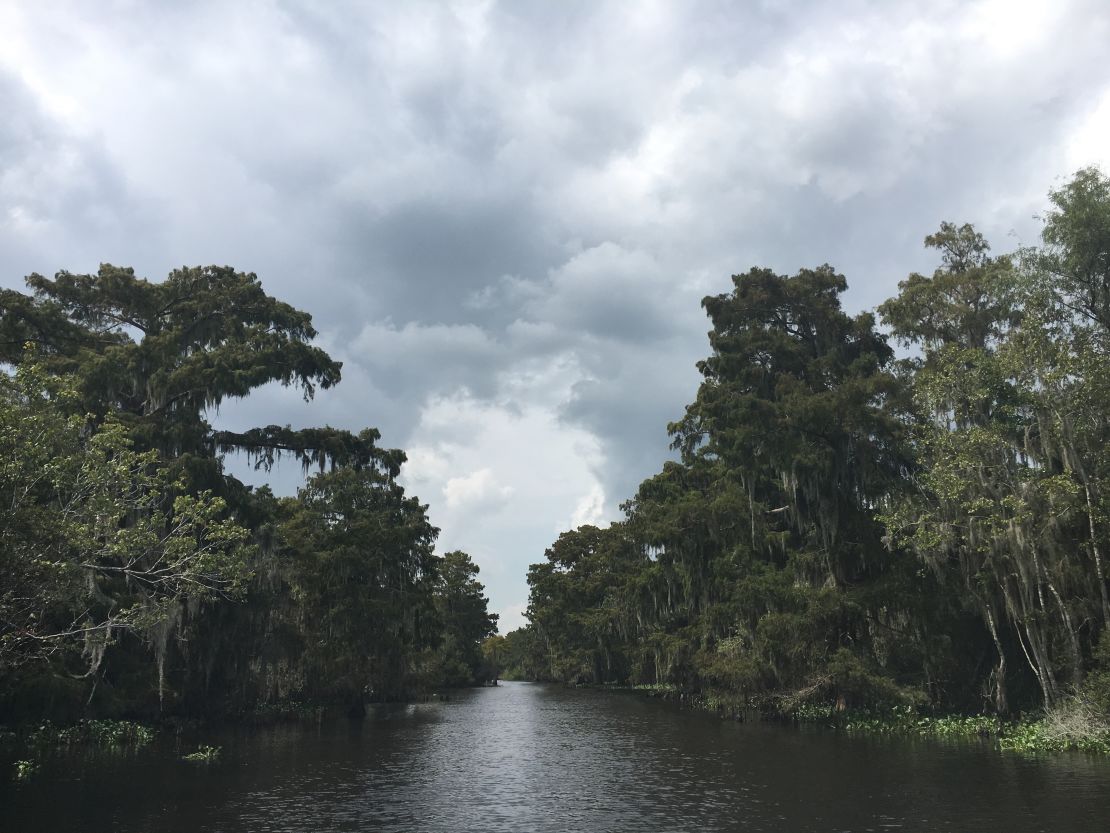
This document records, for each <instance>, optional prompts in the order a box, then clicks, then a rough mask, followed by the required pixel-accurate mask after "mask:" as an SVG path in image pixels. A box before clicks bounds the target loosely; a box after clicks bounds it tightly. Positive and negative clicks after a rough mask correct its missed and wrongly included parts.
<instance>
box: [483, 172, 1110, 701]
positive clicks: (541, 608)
mask: <svg viewBox="0 0 1110 833" xmlns="http://www.w3.org/2000/svg"><path fill="white" fill-rule="evenodd" d="M1050 198H1051V210H1049V211H1048V212H1047V213H1046V215H1045V217H1044V229H1043V245H1041V246H1039V247H1035V248H1030V249H1024V250H1020V251H1017V252H1015V253H1013V254H1010V255H1002V256H993V255H992V254H991V253H990V247H989V246H988V243H987V241H986V240H985V239H984V238H983V237H982V235H980V234H979V233H978V232H977V231H975V229H974V228H972V227H971V226H969V225H964V226H956V225H953V224H949V223H945V224H943V225H942V226H941V228H940V230H939V231H938V232H937V233H935V234H933V235H930V236H929V237H928V238H926V241H925V242H926V244H927V246H929V247H930V248H932V249H934V250H935V251H936V252H937V254H938V257H939V268H937V270H936V271H935V272H934V274H933V275H932V276H924V275H919V274H912V275H910V276H909V277H908V278H907V279H906V280H904V281H903V282H902V283H901V284H900V285H899V290H900V291H899V294H898V296H897V297H895V298H893V299H891V300H889V301H887V302H886V303H884V304H882V305H881V306H880V307H879V308H878V314H879V318H880V320H881V324H882V326H883V327H884V328H885V330H886V331H888V332H889V333H891V334H892V336H893V339H895V340H897V341H898V342H900V343H901V344H903V345H904V346H905V347H906V348H907V349H906V351H905V352H906V353H908V355H909V356H910V358H906V359H902V360H899V359H897V358H896V356H895V352H894V350H893V349H892V347H891V344H890V340H891V339H890V338H889V337H888V336H887V335H885V334H884V331H883V330H880V328H879V326H880V324H879V322H878V321H877V320H876V317H875V316H874V315H872V314H870V313H864V314H860V315H856V316H851V315H848V314H846V313H845V312H844V311H843V310H842V308H841V302H840V296H841V294H842V293H843V292H844V291H845V289H846V288H847V283H846V281H845V279H844V277H843V276H841V275H839V274H837V273H836V272H835V271H834V270H833V269H832V268H831V267H829V266H821V267H819V268H816V269H804V270H802V271H800V272H799V273H797V274H796V275H792V276H783V275H777V274H774V273H772V272H771V271H769V270H767V269H752V270H751V271H750V272H748V273H747V274H743V275H737V276H734V277H733V289H732V291H731V292H728V293H726V294H722V295H717V296H711V297H707V298H705V299H704V301H703V302H702V303H703V306H704V308H705V310H706V312H707V313H708V316H709V318H710V320H711V322H712V330H711V331H710V333H709V343H710V355H709V356H708V358H706V359H705V360H704V361H702V362H700V363H699V365H698V368H699V370H700V371H701V374H702V376H703V381H702V383H701V386H700V388H699V390H698V393H697V397H696V399H695V401H694V402H693V403H691V404H690V405H689V406H687V408H686V413H685V416H684V417H683V418H682V419H680V420H679V421H677V422H675V423H673V424H671V425H670V426H669V430H670V434H671V437H672V438H673V447H674V448H675V449H676V450H677V451H678V452H679V455H680V458H679V460H678V461H676V462H668V463H666V464H665V465H664V466H663V470H662V471H661V472H660V473H659V474H657V475H655V476H653V477H650V478H649V479H647V480H645V481H644V482H643V483H642V484H641V485H640V487H639V489H638V491H637V493H636V494H635V496H633V497H632V499H631V500H629V501H628V502H627V503H626V504H624V511H625V514H626V517H625V519H624V520H623V521H621V522H619V523H614V524H613V525H611V526H610V527H608V528H605V529H599V528H596V527H593V526H584V527H581V528H579V529H576V530H573V531H570V532H566V533H564V534H562V535H561V536H560V537H559V539H558V540H557V541H556V542H555V543H554V544H553V545H552V547H551V548H550V549H549V550H548V551H547V553H546V560H545V561H543V562H542V563H539V564H534V565H533V566H532V567H531V568H530V571H529V576H528V581H529V584H530V587H531V598H530V606H529V609H528V618H529V619H530V624H529V625H528V626H527V628H525V629H522V630H520V631H517V632H514V633H513V634H510V635H509V638H508V639H507V640H506V641H505V642H504V643H503V644H502V646H501V648H502V652H503V653H504V655H505V657H506V659H505V660H504V662H505V665H506V666H507V667H511V668H515V669H516V670H517V671H519V673H521V674H522V675H524V676H526V677H531V678H536V679H551V680H562V681H568V682H593V683H602V682H613V683H623V684H646V685H653V684H656V685H658V684H662V685H667V686H673V687H677V688H678V689H681V690H683V691H686V692H692V693H700V694H702V695H712V696H713V697H715V698H717V699H718V700H721V699H722V698H724V699H726V700H729V701H730V702H734V703H747V704H755V705H760V706H764V707H766V708H770V709H774V710H777V711H786V712H789V711H791V710H793V709H795V708H796V707H797V706H799V705H801V704H803V703H822V704H828V705H834V704H835V707H837V708H841V709H843V708H852V707H863V706H875V705H879V704H889V703H916V704H917V705H919V706H921V707H925V708H928V707H932V708H935V709H938V710H948V711H951V710H962V711H968V712H978V711H988V712H996V713H1000V714H1014V713H1016V712H1020V711H1022V710H1029V709H1034V708H1042V707H1053V706H1056V705H1058V704H1060V703H1062V702H1064V701H1068V700H1070V701H1071V702H1076V699H1075V698H1078V699H1079V700H1081V701H1082V702H1083V703H1085V704H1089V705H1090V706H1091V707H1092V708H1096V709H1101V710H1102V711H1103V713H1104V714H1110V637H1108V636H1106V635H1105V634H1106V629H1107V623H1108V621H1110V601H1108V584H1107V571H1108V570H1110V564H1108V559H1110V444H1108V441H1110V181H1108V180H1107V178H1106V177H1105V176H1103V175H1102V174H1100V173H1099V172H1098V171H1097V170H1095V169H1086V170H1083V171H1080V172H1079V173H1078V174H1077V175H1076V176H1075V177H1074V178H1073V179H1071V181H1069V182H1068V183H1067V184H1066V185H1064V186H1063V187H1061V188H1060V189H1058V190H1056V191H1054V192H1053V193H1052V194H1051V195H1050Z"/></svg>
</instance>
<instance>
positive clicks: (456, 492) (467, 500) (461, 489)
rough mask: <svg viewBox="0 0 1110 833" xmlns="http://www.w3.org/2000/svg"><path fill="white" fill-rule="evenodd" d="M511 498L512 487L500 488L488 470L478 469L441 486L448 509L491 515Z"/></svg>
mask: <svg viewBox="0 0 1110 833" xmlns="http://www.w3.org/2000/svg"><path fill="white" fill-rule="evenodd" d="M512 496H513V487H512V486H501V485H499V484H498V483H497V479H496V478H495V477H494V476H493V472H492V471H490V470H489V469H478V471H475V472H471V473H470V474H468V475H465V476H463V477H452V478H450V479H448V481H447V482H446V483H445V484H444V486H443V497H444V499H445V501H446V503H447V508H448V509H467V510H469V511H471V512H478V511H480V512H484V513H492V512H495V511H496V510H497V509H499V508H500V507H502V506H504V505H505V504H506V503H507V502H508V500H509V498H511V497H512Z"/></svg>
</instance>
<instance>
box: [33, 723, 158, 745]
mask: <svg viewBox="0 0 1110 833" xmlns="http://www.w3.org/2000/svg"><path fill="white" fill-rule="evenodd" d="M154 737H155V731H154V729H152V728H150V727H149V726H144V725H143V724H141V723H134V722H132V721H129V720H82V721H80V722H78V723H75V724H73V725H72V726H61V727H59V726H55V725H53V724H52V723H49V722H46V723H42V724H40V725H39V726H37V727H36V728H35V729H34V730H33V731H32V732H31V733H30V735H29V736H28V740H29V742H30V743H32V744H34V745H36V746H99V747H105V748H113V747H133V748H138V747H142V746H146V745H147V744H149V743H151V742H152V741H153V740H154Z"/></svg>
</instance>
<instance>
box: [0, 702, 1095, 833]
mask: <svg viewBox="0 0 1110 833" xmlns="http://www.w3.org/2000/svg"><path fill="white" fill-rule="evenodd" d="M210 740H211V741H212V742H214V743H218V744H220V745H222V746H223V756H222V758H221V759H220V761H219V762H217V763H215V764H210V765H203V764H201V765H198V764H190V763H186V762H184V761H181V760H180V757H179V754H180V753H179V752H175V751H174V750H173V749H171V748H162V749H148V750H144V751H142V752H139V753H133V754H131V755H129V756H127V755H119V754H110V753H96V754H86V755H84V756H78V757H74V756H72V755H70V756H59V757H57V758H55V759H53V760H49V761H47V762H46V763H45V764H44V765H43V768H42V770H40V772H39V773H38V774H37V775H36V776H35V777H34V778H32V779H31V780H30V781H28V782H25V783H22V784H12V783H4V784H2V785H0V830H3V831H42V832H43V833H48V832H49V831H67V833H69V832H70V831H72V833H80V831H109V830H111V831H127V832H128V833H140V831H141V833H154V832H155V831H158V833H174V831H189V833H202V832H203V831H228V832H229V833H230V831H252V832H253V831H306V833H307V832H308V831H312V832H313V833H331V832H332V831H375V830H384V831H452V833H454V831H559V833H563V832H564V831H679V830H681V831H726V830H728V831H731V830H745V831H786V832H789V833H801V832H802V831H891V830H900V831H926V830H928V831H932V830H938V831H969V833H970V832H971V831H974V833H989V831H999V832H1000V833H1022V831H1061V833H1107V831H1110V761H1107V760H1104V759H1097V758H1090V757H1085V756H1081V755H1065V756H1052V757H1041V758H1037V757H1028V756H1019V755H1014V754H1003V753H999V752H996V751H994V750H992V749H990V748H989V747H987V746H979V745H976V744H972V745H965V746H947V745H943V744H938V743H930V742H920V741H914V742H910V741H905V740H890V739H868V738H856V737H845V736H843V735H839V734H836V733H834V732H828V731H796V730H793V729H789V728H784V727H778V726H770V725H752V724H748V725H745V724H739V723H732V722H727V721H721V720H718V719H716V718H713V717H709V716H706V715H701V714H696V713H691V712H685V711H679V710H677V709H674V708H671V707H668V706H665V705H664V704H661V703H659V702H657V701H649V700H644V699H641V698H639V697H636V696H634V695H628V694H616V693H605V692H594V691H583V690H567V689H562V688H558V687H552V686H540V685H528V684H524V683H505V684H502V685H501V686H500V687H498V688H487V689H475V690H473V691H468V692H462V693H461V694H459V695H458V696H457V697H456V698H455V699H454V700H453V701H451V702H447V703H431V704H426V705H418V706H409V707H405V708H401V709H395V710H392V711H389V712H383V713H379V714H377V715H376V716H374V717H372V718H370V719H368V720H366V721H364V722H361V723H351V722H347V721H338V722H334V723H328V724H325V725H322V726H316V725H309V726H306V725H294V726H288V725H287V726H281V727H277V728H273V729H266V730H260V731H255V732H237V733H227V734H224V735H219V736H213V737H212V738H211V739H210Z"/></svg>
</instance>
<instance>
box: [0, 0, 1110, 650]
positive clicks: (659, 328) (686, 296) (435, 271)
mask: <svg viewBox="0 0 1110 833" xmlns="http://www.w3.org/2000/svg"><path fill="white" fill-rule="evenodd" d="M1108 43H1110V4H1107V3H1106V2H1105V0H1091V2H1083V1H1082V0H1075V2H1065V0H1054V1H1053V2H1021V0H989V1H988V2H976V3H972V2H950V3H944V2H927V3H923V2H920V0H912V2H905V3H901V2H892V1H891V0H882V1H881V2H878V1H877V2H839V3H833V2H790V0H766V1H765V2H761V3H760V2H729V3H726V2H720V3H718V2H691V0H675V2H672V3H662V2H631V1H629V2H613V3H604V2H598V0H590V1H589V2H567V0H550V2H544V3H540V2H523V0H505V2H500V3H497V2H441V3H422V2H396V0H393V1H392V2H382V3H366V2H361V3H341V2H335V1H334V0H328V2H305V3H293V2H246V1H245V0H244V1H243V2H226V0H222V1H221V2H212V3H188V4H185V3H181V4H177V3H139V2H119V3H114V2H96V3H88V2H73V3H65V2H27V1H25V0H0V283H2V284H3V285H4V286H8V287H21V286H22V279H23V276H24V275H26V274H28V273H30V272H33V271H37V272H41V273H44V274H53V273H54V272H56V271H58V270H60V269H68V270H70V271H75V272H87V271H94V270H95V269H96V268H97V265H98V264H99V263H101V262H109V263H113V264H116V265H125V266H134V267H135V269H136V270H137V271H138V272H139V273H140V274H142V275H144V276H146V277H149V278H151V279H155V280H158V279H161V278H163V277H164V276H165V275H166V273H167V272H169V271H170V270H171V269H173V268H175V267H178V266H182V265H198V264H221V265H222V264H229V265H232V266H235V267H236V268H238V269H241V270H244V271H253V272H257V273H258V275H259V276H260V277H261V279H262V281H263V285H264V286H265V288H266V290H267V291H268V292H269V293H270V294H272V295H275V296H277V297H279V298H281V299H283V300H287V301H289V302H291V303H293V304H295V305H296V306H298V307H300V308H302V309H304V310H307V311H308V312H310V313H311V314H312V315H313V317H314V322H315V324H316V326H317V328H318V329H319V330H320V332H321V337H320V341H321V343H322V346H324V347H325V348H326V349H327V350H329V351H330V352H331V353H332V355H333V356H335V357H336V358H338V359H341V360H342V361H343V363H344V364H343V382H342V384H341V385H339V387H337V388H335V389H334V390H331V391H324V392H321V393H319V394H318V395H317V397H316V399H315V401H313V402H312V403H310V404H309V405H305V404H304V403H302V402H301V401H300V400H299V398H298V396H297V395H296V394H295V393H293V392H290V391H285V390H282V389H280V388H277V389H266V390H263V391H260V392H258V393H256V394H255V395H252V396H251V397H250V398H249V399H248V400H245V401H241V402H237V403H232V404H230V405H227V404H225V406H224V408H223V410H222V411H221V412H220V413H219V414H216V415H213V416H212V419H213V422H214V423H216V424H217V425H220V426H223V427H228V428H235V429H240V428H245V427H248V426H250V425H255V424H269V423H283V424H284V423H291V424H293V425H294V426H304V425H322V424H325V423H327V424H331V425H335V426H341V427H346V428H352V429H357V428H361V427H364V426H367V425H372V426H376V427H378V428H380V429H381V431H382V435H383V444H385V445H388V446H391V447H401V448H404V449H406V450H407V452H408V454H409V463H408V465H407V468H406V473H405V482H406V485H407V487H408V488H409V489H410V490H411V491H413V492H415V493H416V494H418V495H419V496H420V497H421V499H422V500H423V501H424V502H426V503H428V504H430V515H431V518H432V521H433V523H435V524H436V525H437V526H439V527H441V528H442V533H441V536H440V549H441V551H446V550H448V549H456V548H459V549H465V550H467V551H468V552H470V553H471V554H472V555H473V556H474V557H475V559H476V561H477V562H478V563H479V564H480V565H481V568H482V579H483V580H484V581H485V583H486V585H487V588H488V590H489V594H490V597H491V600H492V607H493V608H494V609H495V610H497V611H498V612H500V613H501V615H502V632H505V630H506V629H510V628H512V627H515V626H517V625H519V624H521V622H522V618H521V613H522V612H523V609H524V606H525V603H526V600H527V586H526V583H525V573H526V569H527V565H528V564H529V563H531V562H534V561H538V560H540V559H542V557H543V552H544V549H545V548H546V547H547V546H548V545H549V544H550V543H551V541H552V540H553V539H554V538H555V536H556V535H557V534H558V533H559V532H560V531H562V530H564V529H567V528H570V527H572V526H575V525H578V524H581V523H586V522H595V523H598V522H604V521H607V520H612V519H614V518H616V517H619V514H620V512H619V509H618V505H619V504H620V503H621V502H622V501H623V500H625V499H627V498H628V497H629V496H631V494H632V493H633V491H634V490H635V488H636V485H637V484H638V483H639V481H640V480H642V479H643V478H644V477H646V476H648V475H650V474H652V473H654V472H655V471H657V470H658V468H659V467H660V466H661V464H662V462H663V460H664V459H665V458H666V455H667V454H668V451H667V434H666V424H667V422H668V421H671V420H674V419H676V418H678V417H679V416H680V415H681V414H682V411H683V407H684V405H685V404H686V403H687V402H688V401H690V400H691V398H692V396H693V394H694V391H695V390H696V388H697V384H698V376H697V372H696V370H695V368H694V363H695V362H696V361H697V360H698V359H699V358H701V357H702V356H704V355H705V353H706V349H707V348H706V339H705V334H706V331H707V329H708V323H707V321H706V319H705V316H704V314H703V312H702V310H701V308H700V305H699V302H700V300H701V298H702V297H703V296H704V295H706V294H708V293H714V294H715V293H719V292H724V291H727V290H728V289H729V287H730V281H729V276H730V275H731V274H733V273H736V272H743V271H746V270H747V269H748V268H749V267H751V266H755V265H761V266H770V267H772V268H774V269H776V270H779V271H782V272H793V271H794V270H797V269H798V268H800V267H803V266H814V265H818V264H821V263H825V262H828V263H832V264H833V265H834V266H836V267H837V268H838V269H839V270H840V271H842V272H844V274H845V275H846V276H847V277H848V281H849V283H850V285H851V289H850V290H849V293H848V296H847V298H846V305H847V306H848V307H849V308H850V309H851V310H852V311H856V310H860V309H864V308H870V307H873V306H875V305H876V304H878V303H879V302H881V301H882V300H883V299H885V298H886V297H888V296H889V295H891V294H892V293H893V292H895V290H896V286H897V283H898V281H899V280H901V279H902V278H904V277H905V276H906V275H907V274H908V273H909V272H910V271H913V270H931V269H932V268H933V265H934V264H933V259H932V257H931V256H930V255H929V253H927V252H926V251H925V250H924V249H923V247H922V245H921V241H922V239H923V238H924V236H925V235H926V234H928V233H929V232H931V231H933V230H935V229H936V228H937V226H938V225H939V223H940V222H941V221H942V220H945V219H950V220H954V221H959V222H964V221H970V222H973V223H975V224H976V225H977V226H978V227H979V228H980V230H982V231H983V232H984V233H986V234H987V235H988V237H989V239H991V240H992V241H993V243H994V248H995V249H996V250H1006V249H1009V248H1013V247H1015V246H1016V245H1018V244H1028V243H1033V242H1035V241H1036V237H1037V231H1038V228H1039V223H1038V221H1037V220H1036V219H1035V215H1036V214H1037V213H1038V211H1040V210H1042V209H1043V208H1044V206H1045V202H1046V201H1045V194H1046V193H1047V191H1048V190H1049V189H1050V188H1052V187H1054V186H1055V185H1058V184H1060V182H1061V181H1062V180H1063V178H1065V177H1066V176H1067V175H1069V174H1070V173H1072V172H1074V171H1075V170H1076V169H1077V168H1079V167H1081V166H1083V165H1087V164H1092V163H1101V164H1102V165H1103V166H1104V169H1105V170H1110V60H1107V44H1108ZM233 467H234V468H235V470H236V471H238V472H242V471H245V469H244V468H243V466H242V464H241V463H233ZM275 479H276V481H277V485H278V487H279V489H280V490H282V491H285V492H292V491H294V490H295V488H296V486H297V485H298V482H299V471H292V470H290V469H289V468H286V469H283V470H281V471H279V472H277V473H276V474H275Z"/></svg>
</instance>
